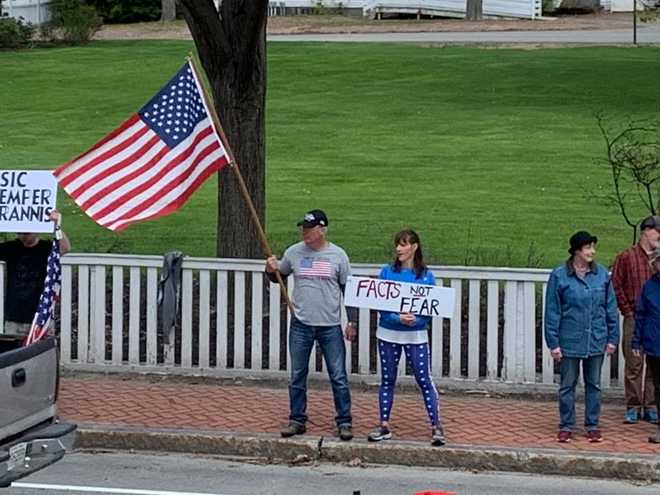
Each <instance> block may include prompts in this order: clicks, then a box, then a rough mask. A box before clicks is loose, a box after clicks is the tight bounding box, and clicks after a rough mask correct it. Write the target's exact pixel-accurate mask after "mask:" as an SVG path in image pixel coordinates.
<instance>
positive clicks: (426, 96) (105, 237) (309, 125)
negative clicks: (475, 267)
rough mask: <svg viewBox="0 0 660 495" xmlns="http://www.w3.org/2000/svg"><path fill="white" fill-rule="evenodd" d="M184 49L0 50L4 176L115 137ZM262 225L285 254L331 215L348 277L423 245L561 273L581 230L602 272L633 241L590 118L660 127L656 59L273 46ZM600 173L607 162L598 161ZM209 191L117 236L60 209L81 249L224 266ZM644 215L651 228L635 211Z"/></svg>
mask: <svg viewBox="0 0 660 495" xmlns="http://www.w3.org/2000/svg"><path fill="white" fill-rule="evenodd" d="M190 49H191V44H190V43H189V42H185V41H181V42H166V41H154V42H145V41H141V42H140V41H135V42H97V43H93V44H92V45H89V46H87V47H83V48H67V49H51V50H32V51H23V52H16V53H13V52H0V80H2V82H3V85H2V87H3V89H2V92H1V93H0V122H1V126H2V127H1V130H0V167H1V168H4V169H22V168H35V169H53V168H55V167H56V166H58V165H60V164H61V163H63V162H65V161H67V160H68V159H70V158H71V157H73V156H75V155H76V154H78V153H80V152H82V151H84V150H85V149H87V147H89V146H90V145H91V144H93V143H94V142H96V141H97V140H98V139H100V138H101V137H103V136H104V135H105V134H106V133H107V132H109V131H110V130H112V129H113V128H115V127H116V126H117V125H119V123H121V122H122V121H123V120H124V119H125V118H127V117H128V115H129V114H130V113H132V112H134V111H136V110H137V109H138V108H139V107H140V106H141V105H142V104H144V103H145V102H146V101H147V99H149V98H150V97H151V96H152V95H153V94H154V93H155V92H156V91H157V90H158V89H159V88H160V86H161V85H162V84H164V82H165V81H166V80H167V79H168V78H169V77H170V76H171V75H172V74H173V73H174V72H175V70H176V69H177V68H178V66H179V65H180V64H181V63H182V61H183V58H184V56H185V55H186V54H187V53H188V52H189V51H190ZM268 78H269V93H268V123H267V137H268V190H267V194H268V213H267V216H268V220H267V231H268V234H269V236H270V238H271V239H272V241H273V247H274V249H275V251H277V252H280V251H281V250H282V249H283V248H284V247H285V246H286V245H288V244H289V243H291V242H293V241H294V240H296V238H297V232H296V230H295V221H296V220H297V218H298V217H300V216H301V214H302V213H303V212H304V211H305V210H307V209H310V208H313V207H320V208H323V209H325V210H326V211H327V213H328V216H329V218H330V224H331V225H330V228H331V232H330V234H331V238H332V239H333V240H334V241H335V242H337V243H338V244H340V245H342V246H343V247H345V248H346V250H347V252H348V253H349V255H350V256H351V259H352V260H353V261H362V262H383V261H385V260H387V259H388V258H389V253H390V238H391V235H392V234H393V233H394V232H395V231H396V230H398V229H399V228H401V227H404V226H412V227H414V228H416V229H418V230H419V232H420V234H421V235H422V239H423V241H424V242H425V251H426V254H427V257H428V258H429V260H430V261H431V262H433V263H443V264H465V263H467V264H480V265H511V266H551V265H553V264H555V263H557V262H559V261H560V260H562V259H563V258H564V257H565V253H566V247H567V246H566V244H567V238H568V236H569V235H570V234H571V233H572V232H573V231H575V230H576V229H579V228H586V229H588V230H590V231H592V232H593V233H594V234H596V235H598V236H599V237H600V239H601V242H600V246H599V248H600V260H601V261H603V262H605V263H609V262H610V261H611V259H612V257H613V255H614V253H615V252H617V251H618V250H620V249H622V248H624V247H626V246H627V245H628V244H629V242H630V231H629V229H628V228H627V227H626V226H625V225H624V224H623V221H622V220H621V218H620V216H619V215H618V213H617V211H616V210H614V209H613V208H612V207H610V206H607V205H605V204H603V203H602V202H599V201H596V200H594V199H593V198H592V197H591V196H592V195H593V194H594V193H598V192H602V191H607V190H608V187H609V186H608V179H609V175H608V168H607V167H606V166H605V165H603V164H602V159H603V157H604V143H603V140H602V137H601V136H600V134H599V131H598V128H597V126H596V121H595V118H594V113H595V112H597V111H603V112H605V113H607V114H608V115H610V116H612V117H613V118H618V119H621V118H624V117H626V116H635V117H642V116H646V117H648V116H653V115H657V114H658V110H659V108H660V105H659V97H658V95H659V93H658V81H659V80H660V49H658V48H638V49H631V48H595V47H591V48H561V49H560V48H556V49H538V50H524V49H481V48H468V47H451V48H447V47H439V46H415V45H394V44H388V45H374V44H362V45H360V44H298V43H295V44H287V43H272V44H270V46H269V74H268ZM599 161H600V162H599ZM215 188H216V184H215V182H214V181H211V182H209V183H208V184H206V185H205V186H204V187H203V188H202V189H201V190H200V191H199V192H198V193H196V194H195V195H194V196H193V198H192V200H191V201H190V202H189V204H188V205H187V206H186V207H185V208H184V209H183V210H182V211H180V212H178V213H176V214H174V215H173V216H170V217H167V218H165V219H161V220H158V221H155V222H148V223H145V224H141V225H136V226H132V227H130V228H129V229H128V230H126V231H125V232H123V233H120V234H114V233H111V232H109V231H105V230H103V229H101V228H100V227H97V226H96V225H95V224H93V223H92V222H91V221H90V220H89V219H87V217H86V216H84V214H82V213H81V212H80V211H79V210H77V208H76V207H75V206H73V204H72V203H71V202H69V201H68V200H67V199H66V198H65V197H62V198H61V199H60V209H61V210H62V211H63V213H64V214H65V229H66V230H67V231H68V233H69V234H70V236H71V237H72V240H73V242H74V249H75V250H76V251H98V252H107V251H112V252H124V253H141V254H149V253H151V254H160V253H163V252H164V251H167V250H170V249H181V250H183V251H184V252H185V253H187V254H189V255H195V256H212V255H213V253H214V242H215V241H214V229H215V219H216V214H215V201H214V194H215ZM639 214H640V215H641V214H642V212H641V211H640V212H639Z"/></svg>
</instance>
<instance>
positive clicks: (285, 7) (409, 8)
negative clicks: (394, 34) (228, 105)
mask: <svg viewBox="0 0 660 495" xmlns="http://www.w3.org/2000/svg"><path fill="white" fill-rule="evenodd" d="M319 6H321V8H322V7H326V8H342V9H345V10H347V11H349V12H351V13H356V12H357V13H361V14H362V15H364V16H368V17H372V18H375V17H377V16H378V15H379V14H418V15H425V16H429V15H430V16H438V17H457V18H463V17H465V9H466V0H320V1H319V0H273V1H271V2H270V9H271V12H270V13H271V15H282V14H295V13H300V12H302V11H309V10H312V9H314V8H319ZM541 8H542V2H541V0H483V15H484V17H517V18H523V19H535V18H537V17H539V16H540V15H541Z"/></svg>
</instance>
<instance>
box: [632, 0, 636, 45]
mask: <svg viewBox="0 0 660 495" xmlns="http://www.w3.org/2000/svg"><path fill="white" fill-rule="evenodd" d="M636 44H637V0H633V45H636Z"/></svg>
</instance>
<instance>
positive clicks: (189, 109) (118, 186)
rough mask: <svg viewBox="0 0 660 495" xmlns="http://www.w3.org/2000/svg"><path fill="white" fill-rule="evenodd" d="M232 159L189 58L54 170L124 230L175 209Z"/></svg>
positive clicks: (95, 212) (84, 203) (104, 220)
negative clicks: (94, 140) (141, 103)
mask: <svg viewBox="0 0 660 495" xmlns="http://www.w3.org/2000/svg"><path fill="white" fill-rule="evenodd" d="M228 161H229V160H228V155H227V152H226V151H225V149H224V146H223V144H222V142H221V141H220V138H219V137H218V134H217V132H216V129H215V128H214V126H213V123H212V120H211V118H210V117H209V114H208V112H207V108H206V105H205V103H204V99H203V98H202V90H201V88H200V84H199V81H198V80H197V76H196V74H195V72H194V71H193V69H192V67H191V65H190V62H186V64H185V65H184V66H183V67H182V68H181V70H179V72H177V74H176V75H175V76H174V77H173V78H172V79H171V80H170V82H168V83H167V85H165V86H164V87H163V88H162V89H161V90H160V91H159V92H158V94H156V96H154V97H153V98H152V99H151V100H150V101H149V102H148V103H147V104H146V105H144V106H143V107H142V108H141V109H140V110H139V111H138V112H137V113H136V114H134V115H133V116H131V117H130V118H129V119H128V120H127V121H126V122H124V123H123V124H122V125H121V126H120V127H119V128H118V129H116V130H114V131H113V132H111V133H110V134H109V135H108V136H106V137H105V138H104V139H102V140H101V141H99V142H98V143H97V144H95V145H94V146H93V147H92V148H91V149H89V150H88V151H86V152H85V153H83V154H82V155H80V156H78V157H77V158H74V159H73V160H71V161H70V162H68V163H66V164H64V165H62V166H61V167H60V168H58V169H57V170H56V171H55V172H54V175H55V177H56V178H57V181H58V182H59V184H60V186H62V188H63V189H64V190H65V191H66V192H67V193H68V194H69V195H70V196H71V197H72V198H73V200H74V201H75V202H76V204H77V205H78V206H80V208H81V209H82V210H83V211H84V212H85V213H87V215H89V216H90V217H92V218H93V219H94V220H95V221H96V222H97V223H98V224H100V225H102V226H104V227H107V228H108V229H110V230H123V229H125V228H126V227H128V226H129V225H130V224H132V223H134V222H138V221H141V220H148V219H151V218H156V217H161V216H164V215H168V214H170V213H173V212H174V211H176V210H177V209H178V208H180V207H181V206H182V205H183V204H184V203H185V202H186V200H187V199H188V198H189V197H190V195H191V194H192V193H193V192H194V191H195V190H196V189H197V188H198V187H199V186H200V185H201V184H202V183H203V182H204V181H205V180H206V179H207V178H208V177H210V176H211V175H213V174H214V173H216V172H217V171H218V170H219V169H220V168H221V167H222V166H224V165H226V164H227V163H228Z"/></svg>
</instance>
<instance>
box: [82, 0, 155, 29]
mask: <svg viewBox="0 0 660 495" xmlns="http://www.w3.org/2000/svg"><path fill="white" fill-rule="evenodd" d="M160 2H161V0H86V3H87V4H89V5H93V6H94V7H95V8H96V12H97V13H98V15H100V16H101V17H102V18H103V22H104V23H106V24H118V23H131V22H150V21H157V20H159V19H160V11H161V5H160Z"/></svg>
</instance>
